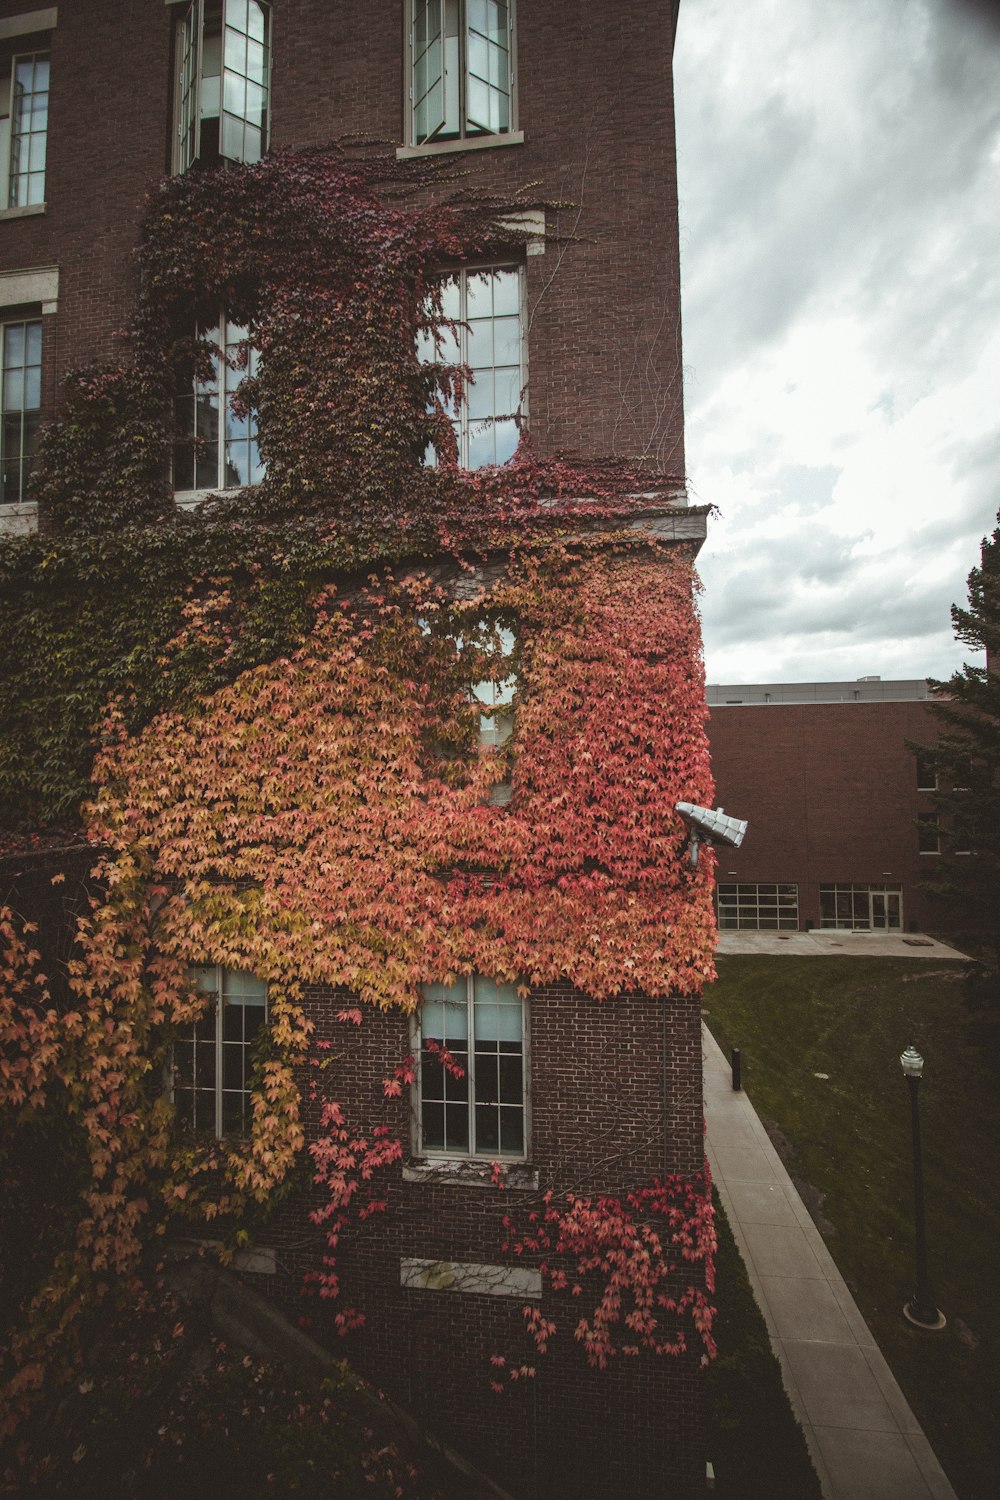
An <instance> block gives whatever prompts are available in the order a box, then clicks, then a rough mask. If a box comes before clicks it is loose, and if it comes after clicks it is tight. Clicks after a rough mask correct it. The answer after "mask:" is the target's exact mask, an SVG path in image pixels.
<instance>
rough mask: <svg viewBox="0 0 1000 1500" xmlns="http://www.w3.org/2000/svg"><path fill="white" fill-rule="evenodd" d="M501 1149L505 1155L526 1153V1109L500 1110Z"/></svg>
mask: <svg viewBox="0 0 1000 1500" xmlns="http://www.w3.org/2000/svg"><path fill="white" fill-rule="evenodd" d="M500 1150H501V1151H502V1152H503V1154H504V1155H505V1156H523V1154H524V1110H523V1109H501V1110H500Z"/></svg>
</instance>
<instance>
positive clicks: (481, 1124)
mask: <svg viewBox="0 0 1000 1500" xmlns="http://www.w3.org/2000/svg"><path fill="white" fill-rule="evenodd" d="M499 1150H500V1115H499V1111H498V1110H497V1109H495V1108H493V1107H490V1106H487V1107H485V1108H484V1107H483V1106H482V1105H477V1107H476V1154H477V1155H478V1156H489V1155H490V1153H491V1152H494V1151H499Z"/></svg>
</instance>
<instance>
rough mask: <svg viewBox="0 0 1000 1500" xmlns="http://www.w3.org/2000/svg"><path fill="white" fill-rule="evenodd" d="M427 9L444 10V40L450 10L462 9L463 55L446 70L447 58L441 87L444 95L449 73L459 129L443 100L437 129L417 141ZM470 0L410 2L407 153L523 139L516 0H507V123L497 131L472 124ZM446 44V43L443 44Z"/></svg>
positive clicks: (441, 23) (407, 16)
mask: <svg viewBox="0 0 1000 1500" xmlns="http://www.w3.org/2000/svg"><path fill="white" fill-rule="evenodd" d="M425 7H427V8H434V9H436V10H437V11H438V13H439V17H440V19H439V22H438V24H439V28H440V30H439V35H440V36H441V37H442V38H443V37H444V33H445V28H446V20H445V16H446V9H447V8H451V7H454V8H455V9H456V10H457V12H458V17H457V19H458V30H457V36H458V51H459V57H458V59H457V67H456V65H455V63H456V60H454V59H453V60H452V68H451V69H450V70H449V69H448V68H447V63H446V62H445V61H444V60H442V63H441V66H442V85H443V96H444V93H445V91H446V90H447V83H446V79H447V74H448V72H449V71H450V72H451V73H452V89H453V90H454V92H455V116H454V119H455V128H454V129H452V130H447V131H446V130H445V126H446V125H447V123H448V121H447V118H446V114H447V103H443V104H442V120H441V123H440V124H439V125H437V126H435V128H434V129H432V130H429V131H428V132H426V134H425V135H424V137H423V138H422V139H420V140H418V139H417V111H418V109H419V100H418V99H417V98H416V88H417V84H416V68H417V63H418V55H417V54H418V49H417V42H416V22H417V16H418V14H419V12H420V11H421V10H422V9H424V8H425ZM469 31H470V20H469V0H407V4H406V7H405V37H406V49H405V59H406V142H407V145H406V147H404V148H403V153H402V154H410V153H421V154H422V153H424V152H428V153H430V152H438V151H441V152H445V151H461V150H468V149H470V148H472V149H475V148H476V147H480V146H502V145H512V144H515V143H516V144H520V143H521V142H522V141H523V139H524V137H523V136H522V134H521V132H520V131H519V130H518V128H517V125H518V119H517V6H516V0H507V77H506V84H507V93H506V98H507V124H506V125H504V126H500V127H499V128H497V129H490V128H488V127H483V128H480V127H477V126H476V125H475V124H474V123H471V124H470V121H469V118H468V93H469ZM441 45H442V46H444V43H443V42H442V44H441Z"/></svg>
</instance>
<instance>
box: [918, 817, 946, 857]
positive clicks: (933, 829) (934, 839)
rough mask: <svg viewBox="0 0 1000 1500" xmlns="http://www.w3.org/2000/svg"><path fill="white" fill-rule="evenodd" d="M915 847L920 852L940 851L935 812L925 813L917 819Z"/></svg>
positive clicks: (933, 852)
mask: <svg viewBox="0 0 1000 1500" xmlns="http://www.w3.org/2000/svg"><path fill="white" fill-rule="evenodd" d="M917 848H918V849H919V851H920V853H921V854H940V853H941V833H940V828H939V825H938V817H937V813H926V814H925V815H924V816H923V817H920V818H918V819H917Z"/></svg>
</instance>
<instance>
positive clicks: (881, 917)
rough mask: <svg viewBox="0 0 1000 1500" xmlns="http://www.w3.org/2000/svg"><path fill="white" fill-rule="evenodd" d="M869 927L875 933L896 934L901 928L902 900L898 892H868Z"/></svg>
mask: <svg viewBox="0 0 1000 1500" xmlns="http://www.w3.org/2000/svg"><path fill="white" fill-rule="evenodd" d="M870 900H871V925H872V929H873V930H874V931H875V932H896V931H898V930H899V928H901V927H902V925H903V923H902V915H903V913H902V898H901V897H900V894H899V892H898V891H876V890H873V891H871V892H870Z"/></svg>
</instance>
